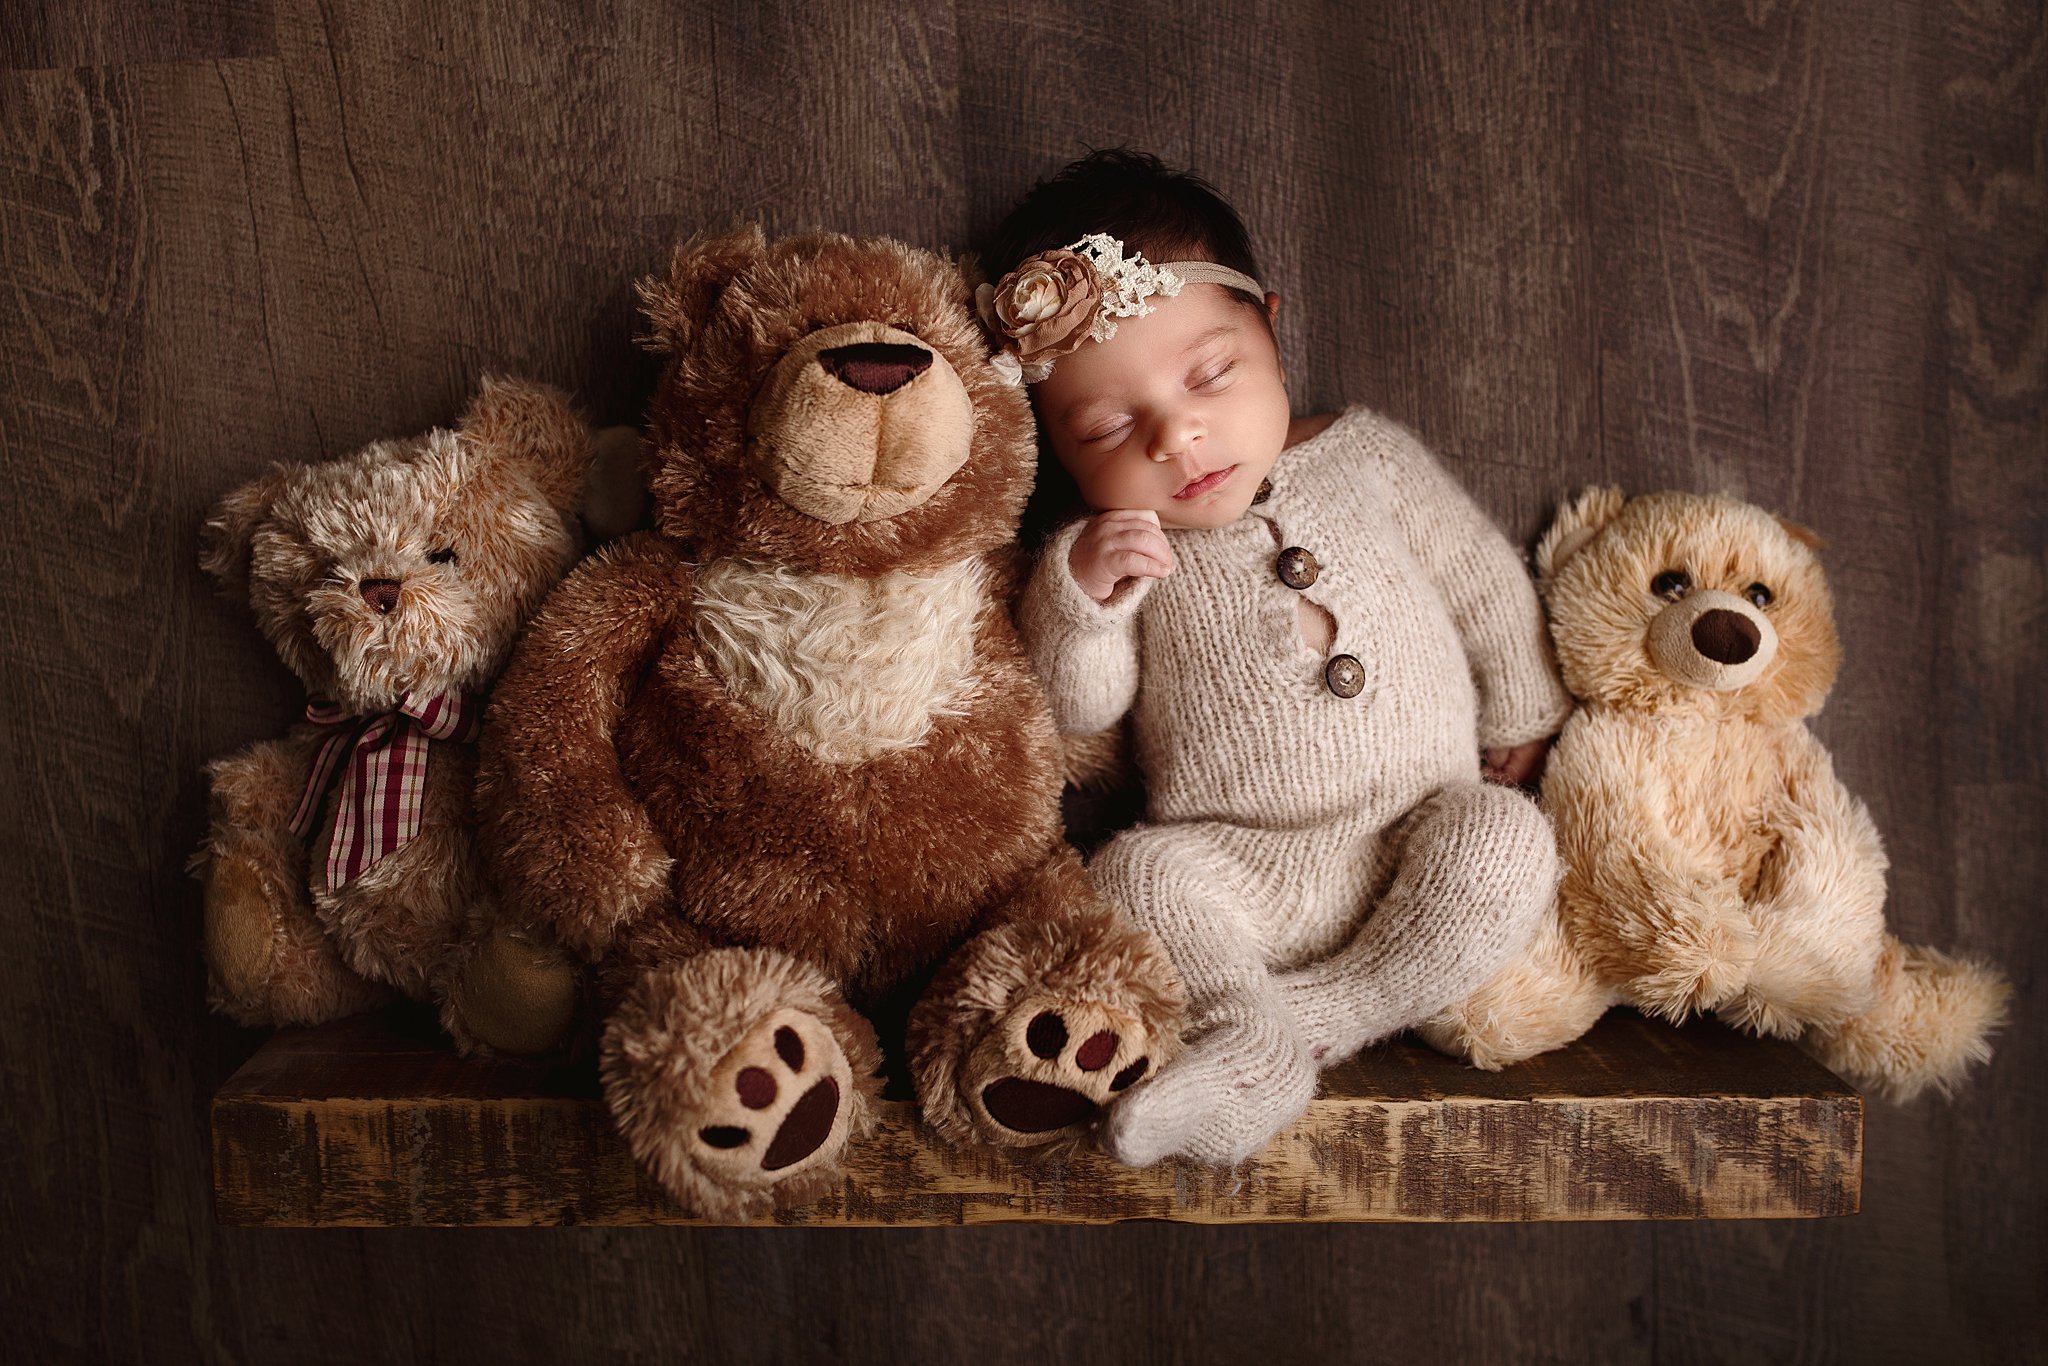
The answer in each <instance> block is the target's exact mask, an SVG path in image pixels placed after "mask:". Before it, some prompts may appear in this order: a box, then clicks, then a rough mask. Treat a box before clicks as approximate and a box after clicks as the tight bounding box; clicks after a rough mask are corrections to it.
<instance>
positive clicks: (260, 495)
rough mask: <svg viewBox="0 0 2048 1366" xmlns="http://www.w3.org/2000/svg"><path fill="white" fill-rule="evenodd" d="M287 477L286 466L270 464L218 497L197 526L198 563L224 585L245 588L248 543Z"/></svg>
mask: <svg viewBox="0 0 2048 1366" xmlns="http://www.w3.org/2000/svg"><path fill="white" fill-rule="evenodd" d="M290 478H291V470H290V469H289V467H287V466H284V465H273V466H271V467H270V472H269V473H268V474H265V475H263V476H261V477H260V478H256V479H252V480H250V481H249V482H248V483H246V484H244V485H242V486H241V487H240V488H238V489H236V490H235V491H234V492H233V493H230V494H229V495H228V496H227V497H225V498H223V499H221V500H220V503H219V504H218V505H217V506H216V507H215V508H214V510H213V513H212V515H211V516H209V517H208V518H207V519H206V525H205V526H204V527H202V528H200V531H199V567H200V568H201V569H203V570H205V571H206V572H207V573H209V574H211V575H213V576H214V577H215V578H216V579H219V580H220V582H221V586H222V587H223V588H232V589H235V590H237V591H244V590H246V589H247V588H248V586H249V544H250V542H251V541H252V540H254V539H255V536H256V528H257V527H259V526H261V525H262V524H263V520H264V518H266V517H268V516H269V515H270V509H271V507H272V506H273V505H275V504H276V502H277V499H278V495H279V494H281V493H283V492H284V489H285V484H286V482H287V481H288V480H289V479H290Z"/></svg>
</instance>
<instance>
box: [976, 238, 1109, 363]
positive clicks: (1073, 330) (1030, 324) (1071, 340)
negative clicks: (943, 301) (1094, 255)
mask: <svg viewBox="0 0 2048 1366" xmlns="http://www.w3.org/2000/svg"><path fill="white" fill-rule="evenodd" d="M992 295H993V298H992V303H991V307H992V308H993V309H994V310H995V316H996V322H997V324H998V327H999V329H1000V331H1001V332H1002V334H1003V335H1004V336H1005V337H1008V338H1009V339H1010V340H1011V341H1012V342H1013V343H1014V344H1015V345H1014V348H1012V349H1013V350H1014V352H1015V354H1016V357H1017V360H1018V362H1019V363H1020V364H1023V365H1030V364H1033V363H1035V362H1040V361H1050V360H1057V359H1058V358H1059V357H1061V356H1064V355H1067V354H1069V353H1070V352H1072V351H1073V350H1074V349H1075V348H1077V347H1078V346H1080V345H1081V343H1082V342H1084V341H1087V340H1088V333H1089V329H1090V328H1091V327H1092V326H1093V324H1094V322H1095V314H1096V311H1097V310H1098V309H1100V308H1101V307H1102V283H1101V281H1100V280H1099V279H1098V278H1097V276H1096V274H1095V266H1094V265H1093V263H1091V262H1090V261H1089V260H1088V258H1087V257H1085V256H1083V255H1081V253H1080V252H1078V251H1069V250H1066V249H1065V248H1061V249H1060V250H1058V251H1044V252H1040V253H1039V254H1038V255H1036V256H1032V257H1029V258H1027V259H1026V260H1024V261H1023V262H1022V263H1021V264H1019V265H1018V267H1017V268H1016V269H1015V270H1013V271H1011V272H1010V273H1009V274H1008V275H1005V276H1004V277H1003V282H1002V283H1001V284H1000V285H998V286H996V287H995V288H994V290H993V291H992Z"/></svg>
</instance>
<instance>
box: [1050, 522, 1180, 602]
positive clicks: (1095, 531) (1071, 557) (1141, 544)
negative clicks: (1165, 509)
mask: <svg viewBox="0 0 2048 1366" xmlns="http://www.w3.org/2000/svg"><path fill="white" fill-rule="evenodd" d="M1067 569H1068V571H1069V572H1071V573H1072V574H1073V576H1074V582H1075V583H1077V584H1079V585H1081V591H1082V592H1083V593H1086V594H1087V595H1088V596H1089V597H1091V598H1093V599H1095V600H1096V601H1097V602H1106V601H1108V599H1109V595H1110V594H1111V593H1114V592H1115V591H1116V586H1117V585H1118V584H1120V583H1122V582H1123V581H1124V580H1125V579H1130V578H1142V579H1163V578H1165V577H1166V576H1167V575H1168V574H1171V573H1172V572H1173V547H1172V546H1170V545H1168V544H1167V543H1166V533H1165V532H1163V531H1161V530H1160V529H1159V514H1158V513H1156V512H1153V511H1152V510H1151V509H1149V508H1131V509H1125V510H1123V511H1118V512H1105V513H1102V514H1100V515H1099V516H1096V517H1093V518H1091V519H1090V520H1089V522H1088V525H1087V526H1086V527H1084V528H1082V531H1081V534H1080V535H1079V536H1077V537H1076V538H1075V539H1074V548H1073V549H1072V550H1071V551H1069V552H1068V553H1067Z"/></svg>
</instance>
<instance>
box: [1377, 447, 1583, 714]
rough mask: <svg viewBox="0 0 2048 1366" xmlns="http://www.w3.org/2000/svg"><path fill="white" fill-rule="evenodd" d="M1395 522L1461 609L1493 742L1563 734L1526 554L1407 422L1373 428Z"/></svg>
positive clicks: (1567, 705) (1559, 697)
mask: <svg viewBox="0 0 2048 1366" xmlns="http://www.w3.org/2000/svg"><path fill="white" fill-rule="evenodd" d="M1369 440H1370V441H1371V442H1372V444H1373V446H1374V448H1375V450H1374V454H1375V456H1376V458H1377V464H1378V465H1379V468H1380V472H1381V474H1382V477H1383V478H1384V479H1385V480H1386V485H1387V488H1388V492H1389V498H1390V502H1391V505H1392V506H1391V510H1392V513H1393V517H1394V521H1395V523H1396V525H1398V526H1399V527H1400V529H1401V534H1402V536H1403V537H1404V538H1405V539H1406V540H1407V542H1408V545H1409V547H1410V548H1411V549H1412V550H1413V551H1414V552H1415V555H1416V558H1417V559H1419V560H1421V561H1422V565H1423V568H1424V569H1425V570H1427V571H1428V573H1429V576H1430V578H1431V580H1432V581H1434V582H1435V584H1436V587H1437V591H1438V592H1439V593H1441V594H1442V595H1443V598H1444V601H1445V603H1447V604H1448V605H1449V607H1450V609H1451V619H1452V620H1453V621H1454V622H1455V623H1456V624H1457V627H1458V633H1459V635H1461V636H1462V637H1463V638H1464V641H1465V653H1466V655H1467V656H1468V657H1469V658H1470V659H1471V662H1472V677H1473V681H1474V682H1475V683H1476V684H1477V685H1478V688H1479V743H1480V745H1481V746H1483V747H1484V748H1487V749H1494V748H1505V747H1508V746H1512V745H1519V744H1522V743H1524V742H1526V741H1529V740H1540V739H1542V738H1543V737H1545V736H1547V735H1555V734H1556V733H1557V731H1558V728H1559V727H1560V726H1562V725H1563V724H1564V720H1565V717H1566V716H1568V715H1570V714H1571V709H1572V700H1571V695H1570V694H1568V693H1567V692H1565V690H1564V685H1563V684H1562V683H1561V682H1559V681H1558V676H1557V665H1556V663H1555V662H1554V661H1553V659H1552V656H1551V652H1550V636H1549V632H1548V630H1547V629H1546V628H1545V626H1544V622H1543V608H1542V605H1541V604H1540V603H1539V602H1538V601H1537V597H1536V585H1535V583H1534V582H1533V581H1532V580H1531V579H1530V577H1529V570H1528V568H1527V566H1526V565H1525V564H1524V563H1523V560H1522V556H1521V555H1520V554H1519V553H1517V551H1516V550H1515V548H1514V546H1513V545H1511V544H1510V543H1509V542H1508V539H1507V537H1506V536H1504V535H1502V534H1501V531H1500V528H1499V527H1497V526H1495V525H1494V524H1493V521H1492V519H1491V518H1489V517H1488V516H1487V515H1486V513H1485V512H1483V511H1481V510H1480V508H1479V505H1478V504H1477V503H1475V502H1473V501H1472V498H1471V496H1470V495H1469V494H1467V493H1466V492H1465V490H1464V489H1462V488H1460V487H1459V486H1458V483H1457V481H1456V480H1454V479H1452V478H1451V476H1450V475H1449V474H1448V473H1447V472H1446V471H1445V470H1444V468H1443V466H1442V465H1440V464H1438V463H1437V460H1436V457H1435V456H1433V455H1431V454H1430V453H1429V450H1428V448H1426V447H1425V446H1424V445H1423V444H1422V442H1421V441H1419V440H1417V439H1416V437H1415V436H1414V434H1413V433H1411V432H1409V431H1408V430H1407V429H1406V428H1403V427H1400V426H1398V425H1396V424H1394V423H1391V422H1389V423H1384V424H1382V425H1380V426H1379V427H1378V428H1377V429H1376V430H1373V431H1371V433H1370V436H1369Z"/></svg>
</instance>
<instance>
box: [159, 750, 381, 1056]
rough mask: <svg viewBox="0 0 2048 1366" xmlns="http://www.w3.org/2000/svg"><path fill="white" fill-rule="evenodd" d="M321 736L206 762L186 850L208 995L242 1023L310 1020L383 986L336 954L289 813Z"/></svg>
mask: <svg viewBox="0 0 2048 1366" xmlns="http://www.w3.org/2000/svg"><path fill="white" fill-rule="evenodd" d="M321 739H322V736H321V734H320V733H319V732H317V731H315V730H314V729H313V728H312V727H309V726H302V727H299V728H297V729H295V730H294V731H293V732H292V733H291V734H290V735H288V736H286V737H285V738H283V739H281V740H265V741H262V742H260V743H258V744H254V745H251V746H249V747H248V748H247V749H244V750H241V751H239V752H237V753H235V754H232V755H229V756H228V757H226V758H223V759H217V760H215V761H214V762H213V763H212V764H210V765H208V766H207V776H208V780H209V795H208V805H209V807H210V815H209V819H208V823H207V833H206V842H205V843H204V844H203V845H202V846H201V847H200V849H199V851H198V852H197V853H196V854H195V855H194V857H193V860H192V864H193V871H194V872H195V873H196V874H198V876H199V877H200V878H201V880H202V881H203V883H204V885H205V891H204V893H203V894H202V902H203V933H204V949H205V956H206V965H207V981H208V994H209V997H210V999H211V1001H212V1004H213V1006H214V1008H215V1009H216V1010H218V1011H220V1013H222V1014H223V1015H226V1016H228V1017H229V1018H230V1019H233V1020H235V1021H237V1022H238V1023H241V1024H246V1025H277V1024H317V1023H319V1022H321V1021H323V1020H331V1019H338V1018H340V1017H341V1016H344V1015H350V1014H354V1013H355V1012H356V1011H359V1010H363V1009H366V1008H368V1007H370V1006H373V1005H376V1004H379V1003H380V1002H382V1001H384V1000H386V999H388V998H389V996H390V993H389V992H388V991H387V990H386V989H385V988H383V987H381V986H379V985H377V984H375V983H372V982H370V981H368V980H366V979H365V978H363V977H362V976H360V975H359V974H357V973H356V972H354V971H353V970H351V969H350V968H349V967H348V966H347V964H346V963H344V962H343V961H342V958H341V955H340V953H339V952H338V950H337V948H336V946H335V944H334V942H333V940H332V939H331V938H330V937H329V936H328V934H327V932H326V930H325V929H324V928H323V927H322V925H321V924H320V921H319V919H318V918H317V917H316V916H315V914H314V912H313V905H312V897H311V893H310V891H309V889H308V886H307V881H306V877H307V857H308V856H307V851H306V845H305V842H304V841H303V840H301V839H300V838H299V837H298V836H297V835H295V834H293V833H292V830H291V819H292V815H293V813H294V812H295V811H296V810H297V807H298V804H299V799H300V797H301V796H302V795H303V794H304V792H305V787H306V781H307V779H308V777H309V776H310V774H311V773H312V768H313V759H314V756H315V754H316V753H317V751H318V749H319V745H320V741H321Z"/></svg>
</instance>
